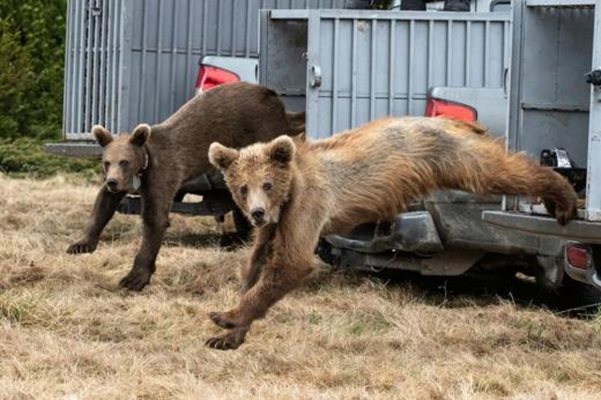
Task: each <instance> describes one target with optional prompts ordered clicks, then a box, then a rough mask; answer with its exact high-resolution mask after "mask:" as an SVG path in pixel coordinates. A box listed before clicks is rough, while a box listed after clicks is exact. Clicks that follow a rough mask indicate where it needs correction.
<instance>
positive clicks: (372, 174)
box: [207, 118, 577, 349]
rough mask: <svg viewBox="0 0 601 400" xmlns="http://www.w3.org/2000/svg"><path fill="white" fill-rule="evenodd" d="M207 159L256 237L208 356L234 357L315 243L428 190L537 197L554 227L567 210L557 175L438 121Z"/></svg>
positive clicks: (310, 264) (467, 129)
mask: <svg viewBox="0 0 601 400" xmlns="http://www.w3.org/2000/svg"><path fill="white" fill-rule="evenodd" d="M209 159H210V161H211V162H212V163H213V165H215V166H216V167H218V168H220V169H221V170H222V171H223V172H224V176H225V178H226V182H227V185H228V187H229V189H230V191H231V192H232V194H233V196H234V199H235V201H236V203H237V204H238V205H239V207H240V208H241V209H242V210H243V211H244V212H245V213H246V214H247V215H248V217H249V219H250V220H251V222H252V223H253V224H254V225H255V226H256V227H258V228H259V229H258V232H257V235H256V238H255V243H254V249H253V253H252V256H251V259H250V262H249V264H248V267H247V269H246V270H245V272H244V277H243V278H244V279H243V282H242V296H241V299H240V304H239V306H238V307H237V308H235V309H233V310H231V311H228V312H213V313H211V314H210V318H211V319H212V320H213V322H215V323H216V324H217V325H219V326H220V327H222V328H226V329H230V331H228V332H226V333H225V334H224V335H222V336H218V337H215V338H211V339H209V341H208V342H207V344H208V345H209V346H210V347H213V348H217V349H235V348H237V347H238V346H239V345H240V344H241V343H242V342H243V341H244V337H245V335H246V333H247V331H248V329H249V327H250V325H251V323H252V322H253V321H254V320H255V319H257V318H261V317H263V316H264V315H265V313H266V312H267V310H268V309H269V308H270V307H271V306H272V305H273V304H274V303H275V302H277V301H278V300H280V299H281V298H282V297H283V296H284V295H285V294H286V293H288V292H289V291H290V290H292V289H293V288H295V287H296V286H298V285H299V284H300V283H301V282H302V281H303V279H304V278H305V277H306V276H308V275H309V273H310V272H311V271H312V270H313V269H314V267H315V266H316V263H317V260H316V259H315V256H314V249H315V247H316V245H317V241H318V239H319V237H320V235H326V234H332V233H339V234H340V233H346V232H349V231H350V230H351V229H352V228H353V227H354V226H356V225H358V224H361V223H364V222H369V221H375V220H378V219H388V218H392V217H393V216H394V215H396V214H397V213H399V212H402V211H404V210H405V209H406V207H407V205H408V204H410V203H411V202H412V201H413V200H415V199H418V198H420V197H423V196H426V195H427V194H428V193H430V192H432V191H433V190H438V189H459V190H465V191H469V192H475V193H491V194H509V195H512V194H513V195H530V196H540V197H542V198H543V200H544V202H545V204H546V206H547V208H548V210H549V211H550V212H551V213H552V214H553V215H554V216H555V217H556V218H557V220H558V222H559V223H561V224H564V223H566V222H567V221H568V220H569V219H570V218H571V217H572V216H573V215H574V214H575V211H576V200H577V195H576V193H575V191H574V189H573V188H572V186H571V185H570V184H569V183H568V182H567V181H566V180H565V179H564V178H563V177H562V176H560V175H559V174H557V173H555V172H554V171H553V170H552V169H550V168H546V167H541V166H539V165H537V164H536V163H535V162H534V161H532V160H531V159H529V158H528V157H526V156H525V155H523V154H511V153H510V154H508V153H507V152H506V151H505V148H504V146H503V145H502V143H501V142H499V141H498V140H495V139H493V138H492V137H490V136H488V135H487V134H486V133H485V131H484V130H483V129H482V128H480V127H478V126H475V125H471V124H468V123H464V122H461V121H456V120H450V119H444V118H400V119H393V118H390V119H382V120H378V121H374V122H371V123H369V124H367V125H364V126H362V127H359V128H357V129H355V130H352V131H350V132H347V133H343V134H339V135H335V136H334V137H332V138H329V139H325V140H319V141H315V142H312V143H300V144H295V143H294V141H293V140H292V139H290V138H288V137H279V138H277V139H274V140H273V141H272V142H270V143H262V144H254V145H251V146H249V147H247V148H244V149H242V150H240V151H238V150H234V149H231V148H227V147H224V146H222V145H220V144H218V143H214V144H212V145H211V147H210V149H209ZM258 211H262V212H258Z"/></svg>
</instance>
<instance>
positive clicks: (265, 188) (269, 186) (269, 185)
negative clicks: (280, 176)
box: [263, 182, 273, 192]
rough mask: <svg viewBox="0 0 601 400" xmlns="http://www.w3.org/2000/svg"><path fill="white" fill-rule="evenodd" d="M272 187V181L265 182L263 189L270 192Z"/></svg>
mask: <svg viewBox="0 0 601 400" xmlns="http://www.w3.org/2000/svg"><path fill="white" fill-rule="evenodd" d="M272 187H273V185H272V184H271V182H265V183H264V184H263V190H264V191H266V192H269V191H270V190H271V188H272Z"/></svg>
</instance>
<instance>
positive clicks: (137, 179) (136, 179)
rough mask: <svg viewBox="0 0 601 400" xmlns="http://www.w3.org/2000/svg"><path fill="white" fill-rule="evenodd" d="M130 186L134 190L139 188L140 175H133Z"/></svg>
mask: <svg viewBox="0 0 601 400" xmlns="http://www.w3.org/2000/svg"><path fill="white" fill-rule="evenodd" d="M132 186H133V188H134V190H138V189H140V186H142V181H141V180H140V177H139V176H138V175H134V179H133V181H132Z"/></svg>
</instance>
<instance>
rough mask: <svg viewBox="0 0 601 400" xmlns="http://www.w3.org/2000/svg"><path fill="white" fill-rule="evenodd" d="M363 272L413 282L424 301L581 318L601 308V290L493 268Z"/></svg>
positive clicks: (382, 278)
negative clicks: (548, 285)
mask: <svg viewBox="0 0 601 400" xmlns="http://www.w3.org/2000/svg"><path fill="white" fill-rule="evenodd" d="M362 274H365V275H367V276H369V277H370V279H376V280H380V281H383V282H386V284H387V285H393V286H403V287H407V286H409V287H410V288H411V290H412V291H414V292H415V294H416V295H417V296H418V297H420V298H421V299H422V300H423V301H424V302H426V303H428V304H433V305H438V306H442V307H446V308H460V307H469V306H482V307H484V306H487V305H494V304H498V303H499V300H501V301H507V302H511V303H514V304H516V305H518V306H520V307H528V308H545V309H548V310H550V311H551V312H553V313H557V314H561V315H565V316H570V317H577V318H590V317H594V316H595V315H598V313H599V312H600V311H601V291H597V290H596V289H594V288H593V287H590V286H588V285H586V284H580V283H578V282H574V281H571V280H570V281H568V282H567V284H566V285H563V286H562V287H560V288H558V289H556V290H550V289H545V288H542V287H540V286H539V285H537V284H536V282H534V281H533V280H531V279H524V278H523V277H520V276H519V275H518V276H513V275H508V274H497V273H493V272H488V273H484V272H471V273H466V274H464V275H460V276H450V277H449V276H446V277H441V276H423V275H420V274H417V273H414V272H406V271H394V270H385V271H382V272H379V273H376V272H365V273H362ZM568 279H569V278H568Z"/></svg>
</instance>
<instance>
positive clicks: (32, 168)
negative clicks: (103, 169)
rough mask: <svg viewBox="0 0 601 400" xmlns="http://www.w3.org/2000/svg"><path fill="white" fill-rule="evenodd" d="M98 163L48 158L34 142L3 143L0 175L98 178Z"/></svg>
mask: <svg viewBox="0 0 601 400" xmlns="http://www.w3.org/2000/svg"><path fill="white" fill-rule="evenodd" d="M98 171H99V163H98V161H97V160H82V159H73V158H67V157H58V156H52V155H49V154H46V153H45V152H44V150H43V148H42V143H41V142H40V140H39V139H35V138H16V139H0V172H2V173H8V174H11V175H13V176H15V175H16V176H30V177H36V178H45V177H48V176H52V175H55V174H57V173H59V172H61V173H78V174H83V175H85V176H86V177H89V178H93V177H95V176H98Z"/></svg>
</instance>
